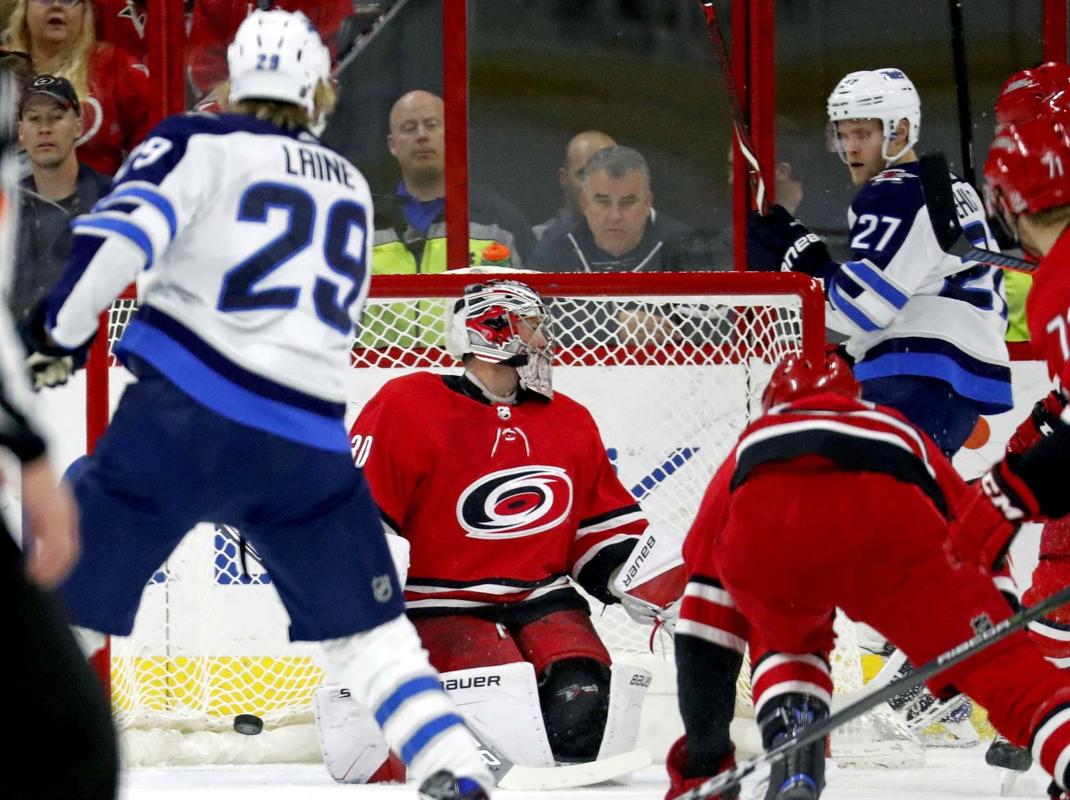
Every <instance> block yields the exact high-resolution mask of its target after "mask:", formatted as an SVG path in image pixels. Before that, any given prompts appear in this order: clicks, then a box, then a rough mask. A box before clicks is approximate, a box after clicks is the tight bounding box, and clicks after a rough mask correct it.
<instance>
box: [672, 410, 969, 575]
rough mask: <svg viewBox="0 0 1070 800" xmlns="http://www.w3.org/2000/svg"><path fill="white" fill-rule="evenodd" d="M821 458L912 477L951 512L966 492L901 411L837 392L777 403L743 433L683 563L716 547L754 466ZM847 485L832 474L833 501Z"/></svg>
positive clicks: (706, 502) (811, 462) (803, 465)
mask: <svg viewBox="0 0 1070 800" xmlns="http://www.w3.org/2000/svg"><path fill="white" fill-rule="evenodd" d="M818 459H820V460H822V461H823V462H824V463H825V464H827V465H829V466H830V467H831V468H833V469H841V470H844V471H850V472H879V473H884V474H886V475H891V476H892V477H894V478H897V479H899V480H901V481H903V482H905V483H912V484H914V485H916V486H917V487H918V488H919V489H921V490H922V491H923V492H924V493H925V494H926V495H927V496H928V497H929V499H930V500H932V502H933V505H935V506H936V507H937V508H938V509H939V510H940V511H941V513H942V514H943V515H944V516H945V517H949V518H950V517H952V516H954V514H955V511H956V510H957V508H958V506H959V503H960V502H962V501H963V499H964V496H965V493H966V490H967V487H966V483H965V482H964V481H963V479H962V477H961V476H960V475H959V474H958V473H957V472H956V471H955V468H954V467H953V466H952V465H951V462H950V461H948V460H947V457H946V456H944V454H943V453H942V452H940V450H939V448H938V447H937V446H936V445H935V444H934V443H933V441H932V440H931V439H930V438H929V437H928V436H926V435H925V434H924V433H923V432H922V431H920V430H918V429H917V428H915V427H914V426H913V425H911V424H910V423H909V422H907V420H906V417H903V416H902V415H900V414H899V413H898V412H896V411H893V410H892V409H890V408H885V407H884V406H877V405H874V404H873V403H867V402H865V401H863V400H853V399H851V398H849V397H844V396H843V395H840V394H834V393H831V392H829V393H822V394H813V395H809V396H806V397H803V398H801V399H799V400H797V401H795V402H792V403H785V404H784V405H782V406H776V407H774V408H773V409H771V410H770V411H769V413H767V414H765V415H764V416H762V417H759V418H758V419H757V420H755V421H754V422H752V423H751V424H750V425H748V426H747V428H746V429H745V430H744V431H743V433H742V435H741V436H740V437H739V441H738V442H737V443H736V446H735V448H734V449H733V450H732V453H731V454H730V455H729V457H728V458H727V459H726V460H725V462H724V463H723V464H722V465H721V467H720V469H718V470H717V473H716V474H715V475H714V477H713V480H712V481H711V482H710V485H709V487H708V488H707V490H706V493H705V495H704V496H703V498H702V504H701V505H700V506H699V511H698V515H697V516H696V518H695V522H694V524H693V525H692V526H691V530H690V532H689V533H688V535H687V540H686V541H685V542H684V561H685V562H686V563H687V564H689V565H693V564H697V563H705V561H706V560H707V559H706V558H705V556H704V555H703V554H704V552H705V550H706V548H708V547H716V539H717V535H718V532H719V531H721V530H722V529H723V528H724V523H725V521H726V519H727V515H728V505H729V501H730V500H731V494H732V491H733V490H735V489H736V488H737V487H739V486H740V485H741V484H743V482H744V481H746V480H747V477H748V476H749V475H750V474H751V473H752V472H753V471H754V470H755V469H757V468H759V467H761V466H762V465H764V464H769V463H772V462H783V461H799V468H800V469H811V468H813V467H814V466H816V465H817V463H818V461H817V460H818ZM841 491H845V492H849V491H850V487H849V486H847V485H844V484H843V481H842V480H841V479H838V478H836V477H830V485H829V497H830V502H835V500H834V498H835V493H836V492H841ZM770 502H774V503H775V502H776V498H775V497H771V498H770Z"/></svg>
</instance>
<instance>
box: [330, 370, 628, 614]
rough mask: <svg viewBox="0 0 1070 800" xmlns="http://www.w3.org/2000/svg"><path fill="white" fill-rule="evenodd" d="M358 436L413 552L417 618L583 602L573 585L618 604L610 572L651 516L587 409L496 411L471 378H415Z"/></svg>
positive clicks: (555, 406) (382, 502) (529, 403)
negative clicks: (616, 467) (625, 482)
mask: <svg viewBox="0 0 1070 800" xmlns="http://www.w3.org/2000/svg"><path fill="white" fill-rule="evenodd" d="M350 436H351V444H352V445H353V451H354V454H355V457H356V460H357V463H358V466H361V465H363V468H364V474H365V476H366V477H367V479H368V483H369V485H370V487H371V490H372V494H373V496H374V497H375V500H376V502H377V503H378V505H379V507H380V509H381V510H382V512H383V517H384V521H385V522H386V524H387V525H388V526H389V527H390V528H392V529H393V530H394V531H396V532H397V533H399V534H400V535H402V536H404V537H405V538H406V539H408V540H409V541H410V543H411V546H412V554H411V564H410V567H409V577H408V581H407V583H406V586H405V603H406V608H407V610H408V611H409V612H410V614H413V615H420V614H443V613H458V612H465V613H473V614H478V615H480V616H486V617H490V618H494V619H497V620H498V621H507V617H506V616H505V615H506V614H513V615H517V614H519V615H522V616H523V617H525V618H535V617H538V616H541V615H542V614H543V613H548V612H549V611H552V610H557V609H560V608H580V607H585V606H586V604H585V603H584V601H583V599H582V598H581V597H580V596H579V594H578V593H577V592H576V591H575V589H573V588H572V587H571V585H570V581H569V576H571V577H572V578H575V579H576V580H577V581H578V582H579V583H580V585H581V586H583V588H584V589H586V590H587V591H588V592H590V593H591V594H592V595H594V596H595V597H598V598H599V599H601V600H603V601H604V602H615V599H614V598H613V597H612V596H610V595H609V594H608V592H607V589H606V585H607V582H608V579H609V575H610V574H611V572H612V571H613V570H614V569H616V568H617V567H618V566H619V565H620V564H621V562H622V561H623V560H624V559H625V558H626V557H627V556H628V555H629V554H630V553H631V550H632V547H633V546H634V544H635V542H636V540H637V537H638V535H639V534H640V533H642V532H643V530H644V529H645V528H646V527H647V521H646V518H645V517H644V516H643V513H642V511H641V509H640V508H639V506H638V504H637V503H636V502H635V499H634V498H633V497H632V495H631V494H630V493H629V492H628V491H627V489H625V488H624V486H622V485H621V482H620V480H618V478H617V476H616V474H615V473H614V471H613V468H612V466H611V465H610V463H609V459H608V457H607V456H606V450H605V446H604V445H603V444H602V440H601V437H600V436H599V433H598V428H597V427H596V426H595V423H594V420H593V419H592V417H591V415H590V413H589V412H588V411H587V409H585V408H584V407H583V406H581V405H580V404H579V403H577V402H575V401H574V400H572V399H570V398H568V397H566V396H565V395H562V394H560V393H556V394H555V395H554V397H553V399H552V400H550V401H546V400H545V399H544V398H541V397H539V396H537V395H533V394H530V393H526V392H524V391H523V390H521V396H520V402H518V403H517V404H516V405H511V406H510V405H492V404H490V403H489V402H488V401H487V400H486V399H485V398H484V397H483V395H482V394H481V393H480V392H479V390H478V389H477V388H476V387H475V386H474V385H473V384H472V383H471V382H470V381H468V380H467V379H466V378H464V377H462V376H456V375H454V376H442V375H435V374H431V373H417V374H414V375H409V376H406V377H403V378H397V379H395V380H392V381H390V382H388V383H387V384H386V385H384V386H383V387H382V389H380V390H379V392H378V393H377V394H376V395H375V397H373V398H372V399H371V401H369V403H368V404H367V405H366V406H365V407H364V409H363V411H362V412H361V414H360V416H359V417H358V418H357V420H356V422H355V423H354V424H353V427H352V429H351V431H350ZM508 619H512V620H516V619H519V617H518V616H512V617H509V618H508Z"/></svg>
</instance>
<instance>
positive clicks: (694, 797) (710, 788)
mask: <svg viewBox="0 0 1070 800" xmlns="http://www.w3.org/2000/svg"><path fill="white" fill-rule="evenodd" d="M1067 603H1070V586H1067V587H1065V588H1063V589H1061V590H1059V591H1058V592H1056V593H1055V594H1053V595H1052V596H1051V597H1048V598H1046V599H1045V600H1041V601H1040V602H1039V603H1037V604H1036V605H1034V606H1032V607H1030V608H1025V609H1022V610H1021V611H1019V612H1018V613H1017V614H1015V615H1014V616H1012V617H1008V618H1007V619H1005V620H1003V622H1000V623H999V624H997V625H992V624H991V622H988V624H987V625H985V626H984V627H983V628H982V626H981V624H979V623H981V622H987V620H975V621H974V629H975V630H976V629H977V628H982V629H981V630H979V631H978V633H977V635H976V636H973V637H971V638H969V639H967V640H966V641H964V642H962V643H961V644H957V645H955V646H954V647H952V648H951V649H950V650H948V651H947V652H945V653H942V654H940V655H939V656H937V657H936V658H934V659H933V660H932V661H929V662H928V663H926V664H923V665H922V666H920V667H918V668H917V669H916V670H914V671H913V672H911V673H908V674H906V675H904V676H903V677H901V678H899V679H898V680H894V681H892V682H891V683H889V684H887V685H886V686H884V687H883V688H881V689H878V690H877V691H875V692H873V693H872V694H869V695H866V696H865V697H863V698H860V699H859V700H858V701H857V702H855V703H852V704H851V705H849V706H847V707H846V708H843V709H841V710H839V711H837V712H836V713H834V714H832V715H831V716H829V717H826V718H825V719H823V720H821V721H820V722H817V723H815V724H813V725H811V726H810V727H808V728H804V729H803V731H802V732H801V733H800V734H799V735H798V736H797V737H796V738H794V739H789V740H788V741H786V742H784V743H783V744H781V745H779V746H778V747H774V748H773V749H772V750H770V751H769V752H767V753H763V754H761V755H760V756H757V757H755V758H751V759H748V760H747V761H744V762H742V763H741V764H739V765H738V766H736V767H735V769H731V770H729V771H727V772H722V773H720V774H718V775H714V776H713V777H712V778H710V779H709V780H708V781H706V782H705V783H703V784H702V785H701V786H696V787H695V788H694V789H691V790H689V791H686V792H683V793H682V794H679V795H677V796H676V797H675V798H674V799H673V800H706V799H707V798H711V797H714V796H715V795H718V794H720V793H721V792H723V791H724V790H725V789H728V788H729V787H731V786H735V785H737V784H738V783H739V782H740V781H742V780H743V779H744V778H746V777H747V776H748V775H752V774H753V773H755V772H756V771H757V770H759V769H761V768H763V767H769V766H772V765H773V764H776V763H778V762H780V761H783V760H784V758H786V757H787V756H788V755H789V754H790V753H793V752H795V751H796V750H798V749H799V748H801V747H806V746H807V745H810V744H813V743H814V742H818V741H820V740H822V739H824V738H825V737H826V736H828V735H829V734H830V733H832V731H834V730H835V729H836V728H838V727H840V726H841V725H843V724H844V723H846V722H850V721H851V720H852V719H855V718H856V717H860V716H861V715H862V714H865V713H866V712H867V711H869V710H870V709H871V708H874V707H876V706H878V705H880V704H881V703H886V702H888V700H890V699H891V698H893V697H895V696H896V695H897V694H902V693H903V692H905V691H906V690H907V689H911V688H913V687H915V686H917V685H918V684H920V683H923V682H924V681H927V680H928V679H929V678H933V677H935V676H936V675H939V674H940V673H941V672H943V671H944V670H946V669H948V668H950V667H953V666H955V665H957V664H961V663H962V662H963V661H965V660H966V659H968V658H973V657H974V656H975V655H977V654H978V653H980V652H982V651H984V650H986V649H988V648H989V647H991V646H992V645H993V644H995V643H996V642H999V641H1002V640H1003V639H1005V638H1006V637H1007V636H1009V635H1010V634H1012V633H1017V632H1018V631H1020V630H1022V629H1023V628H1024V627H1025V626H1026V625H1028V624H1029V623H1030V622H1032V621H1033V620H1035V619H1039V618H1040V617H1043V616H1044V615H1045V614H1047V613H1048V612H1049V611H1052V610H1054V609H1056V608H1059V607H1060V606H1063V605H1066V604H1067Z"/></svg>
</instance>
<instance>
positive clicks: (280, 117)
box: [213, 81, 338, 131]
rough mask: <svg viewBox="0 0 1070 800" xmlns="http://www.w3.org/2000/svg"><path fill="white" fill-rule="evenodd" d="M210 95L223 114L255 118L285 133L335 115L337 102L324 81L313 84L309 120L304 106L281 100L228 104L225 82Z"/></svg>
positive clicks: (228, 91) (251, 100)
mask: <svg viewBox="0 0 1070 800" xmlns="http://www.w3.org/2000/svg"><path fill="white" fill-rule="evenodd" d="M213 94H215V96H216V100H217V102H218V103H219V105H220V107H221V108H222V109H223V110H224V111H230V112H232V113H234V114H245V115H246V116H250V117H256V118H257V119H262V120H264V121H265V122H270V123H271V124H273V125H277V126H278V127H280V128H283V129H285V130H288V131H292V130H297V129H298V128H308V127H310V126H311V125H312V124H313V123H314V122H315V121H316V120H319V119H322V118H323V117H326V116H327V115H328V114H330V113H331V112H332V111H334V107H335V105H336V104H337V102H338V96H337V95H336V94H335V91H334V89H333V88H332V87H331V85H330V84H328V83H325V82H324V81H320V82H319V83H317V84H316V92H315V95H314V96H313V107H314V108H315V109H316V112H315V114H314V115H313V116H312V117H309V114H308V111H306V110H305V108H304V107H303V106H297V105H294V104H293V103H284V102H282V101H280V100H256V99H253V98H250V99H247V100H239V101H238V102H236V103H231V102H230V81H224V82H223V83H221V84H219V85H218V86H216V88H215V90H214V91H213Z"/></svg>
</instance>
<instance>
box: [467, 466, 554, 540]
mask: <svg viewBox="0 0 1070 800" xmlns="http://www.w3.org/2000/svg"><path fill="white" fill-rule="evenodd" d="M571 511H572V479H571V478H569V476H568V473H566V472H565V471H564V470H563V469H561V468H560V467H547V466H542V465H535V466H527V467H513V468H512V469H503V470H500V471H498V472H492V473H491V474H489V475H484V476H483V477H481V478H479V479H478V480H477V481H475V483H473V484H472V485H471V486H469V487H468V488H467V489H465V490H464V491H463V492H461V496H460V497H459V498H458V499H457V522H459V523H460V525H461V527H462V528H464V529H465V530H466V531H467V533H466V534H465V536H468V537H469V538H472V539H518V538H520V537H521V536H533V535H534V534H536V533H542V532H543V531H546V530H550V529H551V528H553V527H555V526H557V525H559V524H560V523H561V522H562V520H564V519H566V518H567V517H568V515H569V513H570V512H571Z"/></svg>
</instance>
